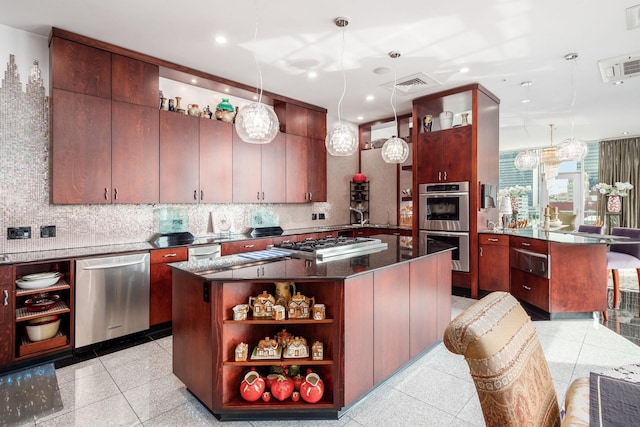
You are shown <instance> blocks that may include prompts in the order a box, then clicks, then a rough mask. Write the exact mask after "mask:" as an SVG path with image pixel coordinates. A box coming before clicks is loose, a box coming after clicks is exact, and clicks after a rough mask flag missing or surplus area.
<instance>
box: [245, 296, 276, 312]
mask: <svg viewBox="0 0 640 427" xmlns="http://www.w3.org/2000/svg"><path fill="white" fill-rule="evenodd" d="M274 305H276V299H275V298H274V297H273V295H271V294H268V293H267V291H262V293H261V294H260V295H258V296H257V297H249V307H251V309H252V310H253V317H262V318H272V317H273V306H274Z"/></svg>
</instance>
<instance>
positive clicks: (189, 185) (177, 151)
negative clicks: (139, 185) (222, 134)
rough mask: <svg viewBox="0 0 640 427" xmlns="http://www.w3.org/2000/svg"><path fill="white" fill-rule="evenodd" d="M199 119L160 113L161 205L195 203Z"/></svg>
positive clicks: (196, 195) (198, 177) (197, 181)
mask: <svg viewBox="0 0 640 427" xmlns="http://www.w3.org/2000/svg"><path fill="white" fill-rule="evenodd" d="M199 120H200V119H199V118H198V117H191V116H187V115H184V114H179V113H175V112H172V111H160V203H197V202H198V186H199V183H200V173H199V171H198V168H199V161H200V159H199V156H200V152H199V142H198V132H199V126H198V121H199Z"/></svg>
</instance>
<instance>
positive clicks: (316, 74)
mask: <svg viewBox="0 0 640 427" xmlns="http://www.w3.org/2000/svg"><path fill="white" fill-rule="evenodd" d="M307 77H309V78H310V79H315V78H316V77H318V73H316V72H315V71H309V74H307Z"/></svg>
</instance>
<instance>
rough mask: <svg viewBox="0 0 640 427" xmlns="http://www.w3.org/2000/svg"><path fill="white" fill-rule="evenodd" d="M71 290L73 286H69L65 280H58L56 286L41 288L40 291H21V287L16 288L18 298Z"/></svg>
mask: <svg viewBox="0 0 640 427" xmlns="http://www.w3.org/2000/svg"><path fill="white" fill-rule="evenodd" d="M69 288H71V285H69V283H68V282H67V281H66V280H64V279H60V280H58V282H57V283H56V284H54V285H51V286H48V287H46V288H40V289H21V288H19V287H16V296H17V297H21V296H25V295H35V294H41V293H44V292H53V291H61V290H64V289H69Z"/></svg>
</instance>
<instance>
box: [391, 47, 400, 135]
mask: <svg viewBox="0 0 640 427" xmlns="http://www.w3.org/2000/svg"><path fill="white" fill-rule="evenodd" d="M398 56H400V54H397V56H393V54H392V55H391V57H392V58H393V59H397V58H398ZM396 65H397V64H396V62H395V61H394V63H393V89H392V90H391V108H392V109H393V122H394V123H395V125H396V129H397V128H398V115H397V113H396V106H395V103H394V102H393V97H394V96H395V94H396V84H397V83H398V71H397V69H396V68H397V67H396ZM396 132H397V130H396Z"/></svg>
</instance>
